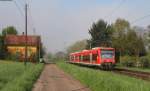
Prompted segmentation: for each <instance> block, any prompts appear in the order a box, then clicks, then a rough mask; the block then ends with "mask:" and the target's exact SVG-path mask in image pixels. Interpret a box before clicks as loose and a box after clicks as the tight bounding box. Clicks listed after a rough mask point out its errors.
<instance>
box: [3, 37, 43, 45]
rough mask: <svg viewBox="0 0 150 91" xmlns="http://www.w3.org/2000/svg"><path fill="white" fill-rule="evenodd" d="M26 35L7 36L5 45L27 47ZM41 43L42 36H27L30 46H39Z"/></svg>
mask: <svg viewBox="0 0 150 91" xmlns="http://www.w3.org/2000/svg"><path fill="white" fill-rule="evenodd" d="M25 43H26V40H25V35H6V37H5V44H6V45H16V46H20V45H25ZM39 43H41V38H40V36H31V35H28V36H27V45H28V46H38V45H39Z"/></svg>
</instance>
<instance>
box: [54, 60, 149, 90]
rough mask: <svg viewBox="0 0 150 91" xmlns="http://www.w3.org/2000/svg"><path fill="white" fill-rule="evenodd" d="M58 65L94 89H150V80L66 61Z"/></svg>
mask: <svg viewBox="0 0 150 91" xmlns="http://www.w3.org/2000/svg"><path fill="white" fill-rule="evenodd" d="M57 65H58V66H59V67H60V68H61V69H63V70H64V71H65V72H67V73H69V74H71V75H72V76H73V77H74V78H75V79H77V80H79V81H80V82H81V83H83V84H85V85H86V86H88V87H89V88H90V89H91V90H92V91H150V82H147V81H143V80H140V79H136V78H132V77H128V76H125V75H119V74H115V73H113V72H108V71H101V70H95V69H91V68H86V67H80V66H76V65H72V64H67V63H64V62H58V63H57Z"/></svg>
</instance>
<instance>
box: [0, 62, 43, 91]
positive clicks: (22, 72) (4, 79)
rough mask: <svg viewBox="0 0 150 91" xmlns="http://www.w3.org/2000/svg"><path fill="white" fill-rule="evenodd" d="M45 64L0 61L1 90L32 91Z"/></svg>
mask: <svg viewBox="0 0 150 91" xmlns="http://www.w3.org/2000/svg"><path fill="white" fill-rule="evenodd" d="M42 68H43V64H31V63H28V64H27V65H26V67H25V66H24V64H23V63H19V62H7V61H6V62H4V61H0V91H31V89H32V86H33V84H34V82H35V81H36V79H37V78H38V77H39V75H40V73H41V71H42Z"/></svg>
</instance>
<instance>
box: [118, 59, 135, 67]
mask: <svg viewBox="0 0 150 91" xmlns="http://www.w3.org/2000/svg"><path fill="white" fill-rule="evenodd" d="M120 63H121V65H122V66H126V67H134V66H135V63H136V57H131V56H123V57H121V61H120Z"/></svg>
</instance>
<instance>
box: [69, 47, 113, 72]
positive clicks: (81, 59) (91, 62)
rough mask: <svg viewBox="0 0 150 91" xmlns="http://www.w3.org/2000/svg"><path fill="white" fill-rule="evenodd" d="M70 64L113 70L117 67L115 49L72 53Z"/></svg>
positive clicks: (105, 48) (103, 48) (101, 48)
mask: <svg viewBox="0 0 150 91" xmlns="http://www.w3.org/2000/svg"><path fill="white" fill-rule="evenodd" d="M69 62H70V63H75V64H82V65H88V66H97V67H100V68H102V69H106V70H111V69H113V67H114V65H115V49H114V48H107V47H97V48H93V49H91V50H83V51H81V52H75V53H71V54H70V61H69Z"/></svg>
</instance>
